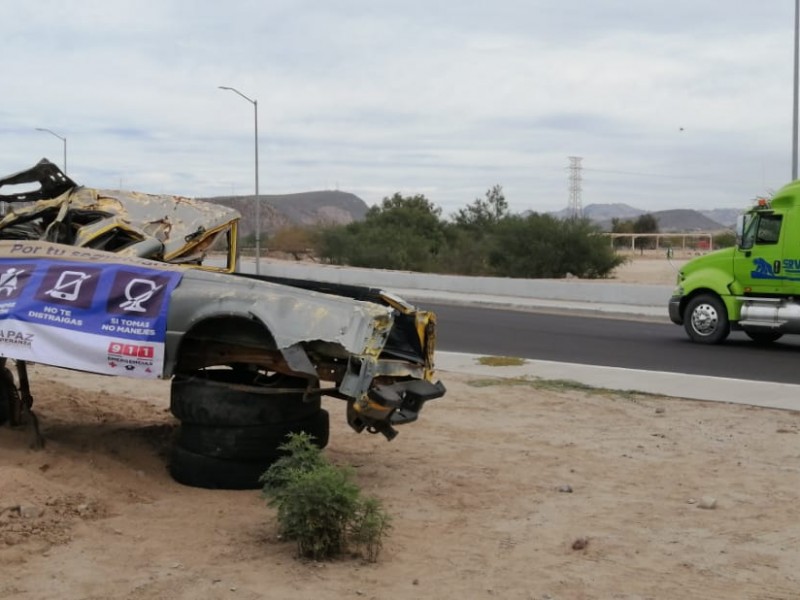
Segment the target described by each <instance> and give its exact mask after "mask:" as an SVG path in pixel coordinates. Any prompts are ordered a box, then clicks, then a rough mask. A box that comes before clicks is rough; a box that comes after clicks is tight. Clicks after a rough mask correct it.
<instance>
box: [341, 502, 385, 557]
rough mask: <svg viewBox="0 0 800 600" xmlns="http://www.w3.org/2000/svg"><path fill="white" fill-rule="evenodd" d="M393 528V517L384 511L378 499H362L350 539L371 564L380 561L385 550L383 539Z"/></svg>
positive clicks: (354, 518)
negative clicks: (379, 556)
mask: <svg viewBox="0 0 800 600" xmlns="http://www.w3.org/2000/svg"><path fill="white" fill-rule="evenodd" d="M391 528H392V524H391V517H390V516H389V515H388V514H387V513H386V511H384V510H383V506H382V505H381V501H380V500H378V499H377V498H364V499H361V500H360V502H359V504H358V506H357V509H356V513H355V515H354V516H353V519H352V522H351V524H350V539H351V540H352V542H353V544H354V545H356V546H357V547H359V548H362V549H363V551H364V554H365V556H366V559H367V560H368V561H370V562H375V561H376V560H378V554H380V552H381V550H382V549H383V538H384V537H386V535H387V534H388V533H389V530H390V529H391Z"/></svg>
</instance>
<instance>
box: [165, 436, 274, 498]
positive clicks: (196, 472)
mask: <svg viewBox="0 0 800 600" xmlns="http://www.w3.org/2000/svg"><path fill="white" fill-rule="evenodd" d="M273 462H274V459H262V460H258V461H237V460H225V459H223V458H216V457H213V456H203V455H202V454H196V453H194V452H190V451H189V450H186V449H185V448H181V447H180V446H173V448H172V453H171V455H170V461H169V472H170V475H172V478H173V479H174V480H175V481H177V482H178V483H182V484H184V485H188V486H191V487H199V488H206V489H211V490H255V489H259V488H260V487H262V484H261V483H259V481H258V480H259V478H260V477H261V475H262V474H263V473H264V472H265V471H266V470H267V469H269V467H270V465H271V464H272V463H273Z"/></svg>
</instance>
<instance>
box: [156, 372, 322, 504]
mask: <svg viewBox="0 0 800 600" xmlns="http://www.w3.org/2000/svg"><path fill="white" fill-rule="evenodd" d="M307 386H308V380H306V379H301V378H296V377H289V376H285V375H280V374H277V375H271V376H265V375H263V374H262V373H260V372H257V371H249V370H246V369H209V370H204V371H198V372H196V373H193V374H190V375H177V376H176V377H175V378H174V379H173V381H172V390H171V396H170V410H171V411H172V414H173V415H175V417H177V418H178V419H179V420H180V422H181V425H180V427H179V429H178V433H177V438H176V440H175V443H174V444H173V447H172V451H171V456H170V461H169V463H170V464H169V470H170V473H171V475H172V477H173V478H174V479H175V480H176V481H178V482H179V483H183V484H185V485H189V486H193V487H201V488H209V489H257V488H259V487H261V484H260V483H259V478H260V477H261V475H262V474H263V473H264V471H266V470H267V469H268V468H269V466H270V465H271V464H272V463H274V462H275V461H276V460H277V459H278V458H280V457H281V456H282V451H281V450H280V449H279V446H281V445H282V444H284V443H286V441H287V435H288V434H290V433H298V432H301V431H303V432H305V433H307V434H309V435H311V436H312V438H313V440H314V443H315V444H316V445H317V446H319V447H320V448H324V447H325V446H326V445H327V444H328V437H329V416H328V412H327V411H325V410H324V409H322V408H321V399H320V395H319V394H318V393H317V394H309V395H307V394H306V393H305V392H306V388H307Z"/></svg>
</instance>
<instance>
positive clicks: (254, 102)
mask: <svg viewBox="0 0 800 600" xmlns="http://www.w3.org/2000/svg"><path fill="white" fill-rule="evenodd" d="M798 1H800V0H798ZM218 87H219V89H221V90H228V91H230V92H233V93H235V94H239V95H240V96H241V97H242V98H244V99H245V100H247V101H248V102H249V103H250V104H252V105H253V113H254V119H255V133H256V151H255V156H256V197H255V203H256V275H260V274H261V265H260V258H261V202H259V199H258V100H254V99H252V98H248V97H247V96H245V95H244V94H243V93H242V92H240V91H239V90H237V89H236V88H232V87H228V86H226V85H220V86H218Z"/></svg>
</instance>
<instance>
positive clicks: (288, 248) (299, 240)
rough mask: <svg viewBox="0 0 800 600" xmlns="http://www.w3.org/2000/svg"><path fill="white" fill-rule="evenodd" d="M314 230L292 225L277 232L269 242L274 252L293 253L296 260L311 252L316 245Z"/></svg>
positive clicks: (269, 246)
mask: <svg viewBox="0 0 800 600" xmlns="http://www.w3.org/2000/svg"><path fill="white" fill-rule="evenodd" d="M314 237H315V234H314V232H313V231H312V230H311V229H310V228H308V227H301V226H299V225H290V226H289V227H284V228H283V229H279V230H278V231H276V232H275V235H273V236H272V237H271V238H270V240H269V243H268V248H269V249H270V251H272V252H285V253H286V254H291V255H292V256H293V257H294V259H295V260H300V258H302V256H304V255H307V254H309V253H310V251H311V250H312V248H313V247H314Z"/></svg>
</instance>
